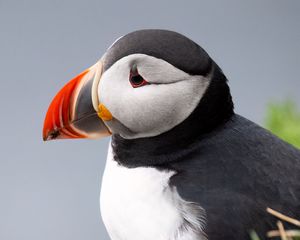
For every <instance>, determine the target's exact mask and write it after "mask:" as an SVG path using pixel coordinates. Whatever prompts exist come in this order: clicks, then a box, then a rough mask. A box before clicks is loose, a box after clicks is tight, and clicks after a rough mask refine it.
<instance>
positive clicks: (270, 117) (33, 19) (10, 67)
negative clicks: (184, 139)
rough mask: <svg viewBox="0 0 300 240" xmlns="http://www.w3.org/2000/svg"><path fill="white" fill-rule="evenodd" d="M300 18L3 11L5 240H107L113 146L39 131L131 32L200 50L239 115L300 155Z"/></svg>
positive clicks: (183, 5)
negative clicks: (218, 72)
mask: <svg viewBox="0 0 300 240" xmlns="http://www.w3.org/2000/svg"><path fill="white" fill-rule="evenodd" d="M299 13H300V1H297V0H294V1H293V0H289V1H286V0H282V1H277V0H265V1H261V0H252V1H239V0H236V1H233V0H227V1H215V0H212V1H201V0H195V1H174V0H173V1H159V0H151V1H150V0H149V1H146V0H143V1H141V0H140V1H100V0H90V1H77V0H52V1H41V0H26V1H25V0H18V1H16V0H0V69H1V85H0V86H1V87H0V89H1V94H0V109H1V118H0V121H1V122H0V132H1V138H0V149H1V155H0V239H1V240H2V239H3V240H20V239H22V240H29V239H30V240H40V239H43V240H50V239H51V240H53V239H56V240H66V239H68V240H71V239H72V240H79V239H89V240H96V239H103V240H107V239H109V238H108V235H107V233H106V231H105V228H104V226H103V224H102V220H101V218H100V211H99V192H100V184H101V177H102V173H103V168H104V164H105V158H106V152H107V144H108V140H109V139H105V140H99V141H88V140H77V141H56V142H47V143H44V142H43V141H42V137H41V130H42V125H43V120H44V115H45V112H46V110H47V108H48V104H49V103H50V101H51V99H52V97H53V96H54V95H55V94H56V92H57V91H58V90H59V89H60V88H61V87H62V86H63V85H64V84H65V83H66V82H67V81H68V80H69V79H71V78H72V77H73V76H75V75H76V74H78V73H80V72H81V71H82V70H84V69H85V68H87V67H89V66H91V65H92V64H94V63H95V62H96V61H97V60H98V59H99V58H100V57H101V55H102V54H103V53H104V52H105V49H106V48H107V47H108V46H109V45H110V44H111V43H112V42H113V41H114V40H115V39H116V38H118V37H119V36H122V35H124V34H126V33H128V32H131V31H133V30H137V29H143V28H163V29H170V30H175V31H178V32H180V33H182V34H184V35H186V36H188V37H189V38H191V39H193V40H194V41H195V42H197V43H198V44H200V45H201V46H202V47H203V48H204V49H206V51H207V52H208V53H209V54H210V55H211V57H212V58H213V59H214V60H215V61H216V62H217V63H218V64H219V65H220V67H221V68H222V69H223V71H224V72H225V74H226V75H227V77H228V79H229V84H230V87H231V91H232V95H233V97H234V102H235V109H236V112H237V113H239V114H241V115H243V116H245V117H247V118H249V119H250V120H252V121H254V122H256V123H258V124H260V125H263V126H265V127H268V128H269V129H271V130H272V131H273V132H274V133H276V134H278V135H280V136H282V137H283V138H284V139H286V140H288V141H290V142H292V143H293V144H294V145H296V146H299V147H300V140H299V136H300V127H299V122H300V114H299V106H300V94H299V92H300V81H299V69H300V30H299V29H300V14H299Z"/></svg>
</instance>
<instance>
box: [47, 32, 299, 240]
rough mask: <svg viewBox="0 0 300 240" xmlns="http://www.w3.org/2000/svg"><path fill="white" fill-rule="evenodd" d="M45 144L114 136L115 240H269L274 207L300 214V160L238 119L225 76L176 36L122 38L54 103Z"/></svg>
mask: <svg viewBox="0 0 300 240" xmlns="http://www.w3.org/2000/svg"><path fill="white" fill-rule="evenodd" d="M43 134H44V139H45V140H49V139H55V138H95V137H103V136H107V135H110V134H111V135H112V139H111V142H110V147H109V152H108V157H107V163H106V168H105V173H104V176H103V183H102V190H101V200H100V202H101V213H102V216H103V220H104V223H105V226H106V227H107V230H108V232H109V235H110V237H111V238H112V240H135V239H139V240H140V239H141V240H148V239H149V240H150V239H158V240H205V239H208V240H224V239H231V240H241V239H249V231H250V230H255V231H256V232H257V233H258V234H259V236H260V237H261V238H262V239H264V238H265V234H266V232H267V231H268V230H271V229H272V228H274V227H275V222H276V221H275V219H273V218H272V217H271V216H269V215H268V214H267V213H266V208H267V207H271V208H273V209H275V210H277V211H280V212H282V213H284V214H287V215H289V216H291V217H296V216H297V215H298V216H299V213H300V151H299V150H298V149H296V148H294V147H293V146H291V145H289V144H288V143H286V142H284V141H282V140H280V139H279V138H278V137H276V136H274V135H273V134H271V133H270V132H268V131H267V130H265V129H263V128H261V127H259V126H258V125H257V124H255V123H253V122H251V121H249V120H247V119H245V118H243V117H242V116H239V115H237V114H235V113H234V110H233V102H232V98H231V94H230V89H229V86H228V84H227V78H226V77H225V75H224V73H223V71H222V70H221V69H220V68H219V66H218V65H217V64H216V63H215V62H214V61H213V60H212V59H211V58H210V57H209V55H208V54H207V53H206V52H205V51H204V50H203V49H202V48H201V47H200V46H198V45H197V44H196V43H194V42H193V41H191V40H190V39H188V38H186V37H185V36H183V35H181V34H178V33H175V32H172V31H166V30H140V31H136V32H133V33H130V34H127V35H125V36H124V37H121V38H119V39H118V40H117V41H116V42H115V43H114V44H113V45H112V46H111V47H110V48H109V49H108V50H107V52H106V53H105V54H104V55H103V57H102V58H101V59H100V60H99V61H98V62H97V64H95V65H94V66H92V67H91V68H89V69H87V70H86V71H84V72H83V73H82V74H80V75H79V76H78V77H76V78H74V79H73V80H71V82H69V83H68V84H67V85H66V86H65V87H64V88H63V89H62V90H61V91H60V92H59V93H58V94H57V95H56V97H55V98H54V100H53V102H52V103H51V105H50V107H49V110H48V113H47V115H46V119H45V124H44V132H43ZM287 227H289V226H287Z"/></svg>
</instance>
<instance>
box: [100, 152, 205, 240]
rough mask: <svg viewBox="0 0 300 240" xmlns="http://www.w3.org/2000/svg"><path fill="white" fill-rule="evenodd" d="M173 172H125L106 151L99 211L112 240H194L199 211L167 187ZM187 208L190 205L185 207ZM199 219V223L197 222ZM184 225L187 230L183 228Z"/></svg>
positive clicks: (142, 170) (153, 170)
mask: <svg viewBox="0 0 300 240" xmlns="http://www.w3.org/2000/svg"><path fill="white" fill-rule="evenodd" d="M173 174H174V172H171V171H169V172H163V171H158V170H156V169H154V168H145V167H139V168H132V169H128V168H125V167H122V166H120V165H118V164H117V163H116V162H115V161H113V160H112V153H111V148H110V149H109V153H108V157H107V163H106V168H105V172H104V176H103V182H102V189H101V198H100V207H101V215H102V218H103V221H104V224H105V226H106V228H107V230H108V232H109V235H110V237H111V238H112V240H153V239H157V240H173V239H174V240H175V239H176V240H195V239H204V238H202V237H200V236H199V233H198V232H197V227H198V230H199V229H200V230H201V232H202V229H201V216H200V218H199V216H197V215H199V213H200V212H201V213H203V212H202V209H201V208H197V207H195V205H194V204H190V203H187V202H185V201H184V200H182V199H180V197H179V196H178V194H177V191H176V190H175V189H171V188H170V187H169V185H168V183H169V178H170V177H171V176H172V175H173ZM189 204H190V205H189ZM199 219H200V221H199ZM186 221H189V222H191V223H190V225H189V226H192V225H193V224H196V225H197V226H195V229H194V227H191V228H190V229H189V226H188V227H186V226H185V227H183V225H184V224H185V223H186Z"/></svg>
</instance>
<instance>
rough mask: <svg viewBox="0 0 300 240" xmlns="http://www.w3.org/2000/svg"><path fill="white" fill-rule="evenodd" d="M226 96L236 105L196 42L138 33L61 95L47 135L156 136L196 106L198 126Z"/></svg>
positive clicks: (118, 44)
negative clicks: (198, 109)
mask: <svg viewBox="0 0 300 240" xmlns="http://www.w3.org/2000/svg"><path fill="white" fill-rule="evenodd" d="M216 76H219V77H217V78H216ZM220 76H221V77H220ZM222 86H223V88H224V89H222ZM209 89H210V90H209ZM224 91H227V92H226V94H219V92H221V93H223V92H224ZM224 98H225V99H224ZM227 98H230V99H229V100H228V99H227ZM226 101H229V102H230V103H231V97H230V93H229V90H228V87H227V84H226V78H225V77H224V76H223V74H222V71H221V70H220V69H219V68H218V66H217V65H216V64H215V63H214V62H213V61H212V59H211V58H210V57H209V55H208V54H207V53H206V52H205V51H204V50H203V49H202V48H201V47H200V46H199V45H197V44H196V43H194V42H193V41H192V40H190V39H188V38H187V37H185V36H183V35H181V34H179V33H176V32H172V31H167V30H140V31H135V32H132V33H129V34H127V35H125V36H123V37H121V38H119V39H118V40H117V41H115V42H114V43H113V44H112V45H111V46H110V47H109V48H108V50H107V51H106V53H105V54H104V55H103V56H102V58H101V59H100V60H99V61H98V62H97V63H96V64H95V65H93V66H92V67H90V68H88V69H87V70H85V71H83V72H82V73H80V74H79V75H78V76H77V77H75V78H74V79H72V80H71V81H70V82H68V83H67V84H66V85H65V86H64V87H63V88H62V89H61V90H60V91H59V92H58V94H57V95H56V96H55V97H54V99H53V101H52V103H51V104H50V106H49V109H48V112H47V114H46V118H45V122H44V129H43V138H44V140H51V139H65V138H98V137H103V136H108V135H110V134H113V135H118V136H120V137H122V138H124V139H138V138H148V137H155V136H159V135H162V134H165V133H167V132H169V131H170V130H172V129H174V128H176V126H179V125H181V124H182V123H183V122H184V121H185V120H186V119H188V118H189V117H190V116H191V115H192V113H193V112H195V111H196V109H197V108H200V113H198V114H197V116H198V118H199V121H202V122H199V123H198V124H197V125H199V126H200V128H203V127H206V126H204V125H205V124H207V125H210V124H212V123H213V122H214V118H217V117H216V116H219V115H220V116H221V115H222V112H225V110H224V109H225V107H226V106H227V105H226V106H225V105H224V104H222V102H226ZM200 103H202V106H201V104H200ZM203 105H204V106H203ZM223 105H224V106H223ZM229 105H230V104H229ZM204 108H205V109H204ZM231 108H232V104H231ZM228 109H229V110H228V111H230V107H229V108H228ZM201 119H202V120H201ZM203 119H206V120H205V121H206V123H204V122H203ZM202 125H203V126H202ZM195 131H196V130H195V129H194V130H193V131H192V132H195ZM196 132H197V131H196Z"/></svg>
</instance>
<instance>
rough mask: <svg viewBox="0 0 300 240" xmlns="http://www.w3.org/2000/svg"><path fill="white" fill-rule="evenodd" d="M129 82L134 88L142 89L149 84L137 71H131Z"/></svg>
mask: <svg viewBox="0 0 300 240" xmlns="http://www.w3.org/2000/svg"><path fill="white" fill-rule="evenodd" d="M129 81H130V83H131V86H132V87H133V88H137V87H141V86H144V85H147V84H149V83H148V82H147V81H146V80H145V79H144V78H143V77H142V76H141V75H140V74H139V73H138V71H137V70H135V71H131V72H130V75H129Z"/></svg>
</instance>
